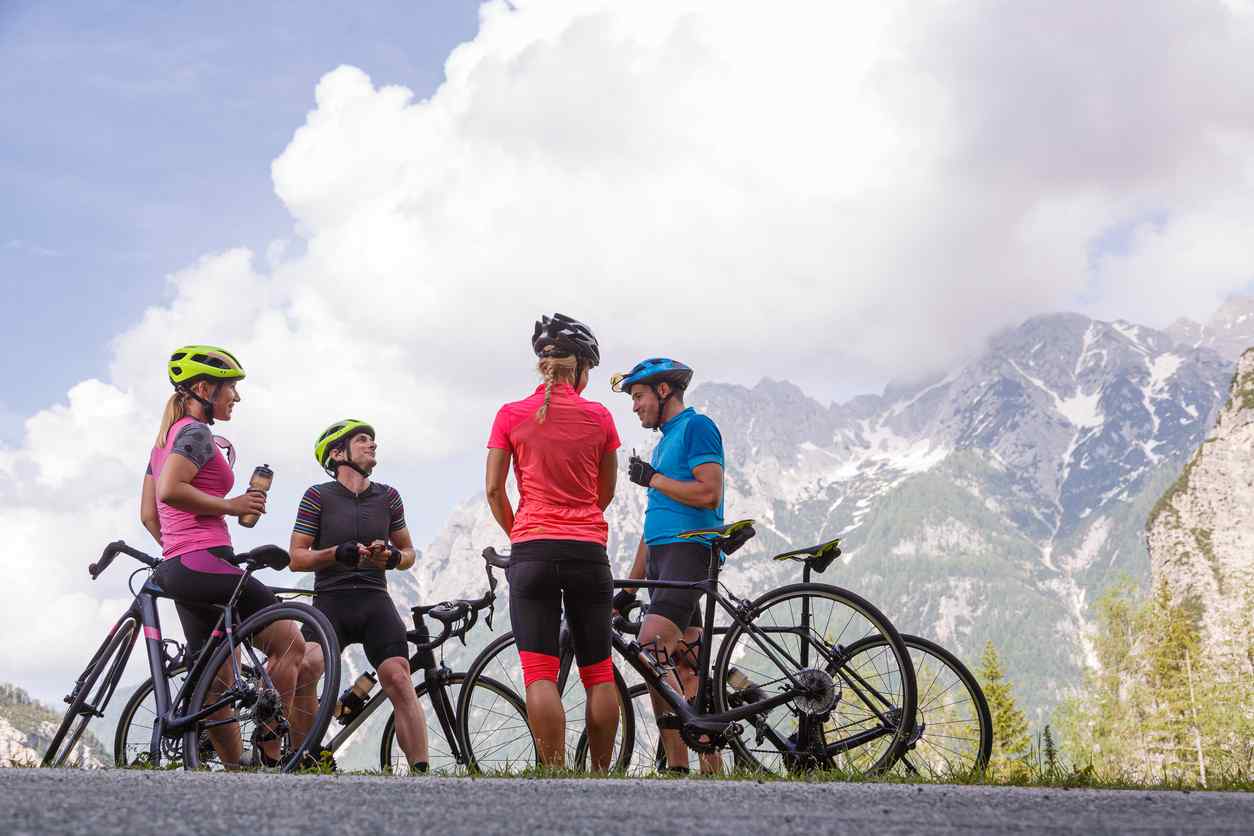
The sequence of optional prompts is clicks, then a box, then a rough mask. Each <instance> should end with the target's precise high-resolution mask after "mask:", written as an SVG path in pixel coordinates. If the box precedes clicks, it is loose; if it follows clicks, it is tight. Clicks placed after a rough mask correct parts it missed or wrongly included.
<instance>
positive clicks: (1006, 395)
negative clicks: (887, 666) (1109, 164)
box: [395, 299, 1254, 719]
mask: <svg viewBox="0 0 1254 836" xmlns="http://www.w3.org/2000/svg"><path fill="white" fill-rule="evenodd" d="M1251 343H1254V300H1250V299H1236V300H1233V301H1230V302H1229V303H1228V304H1226V305H1225V306H1224V307H1223V308H1221V309H1220V311H1219V312H1218V313H1217V314H1216V316H1215V317H1214V318H1213V319H1212V320H1211V321H1210V322H1208V323H1207V324H1205V325H1199V324H1196V323H1191V322H1187V321H1185V320H1181V321H1179V322H1177V323H1175V324H1173V325H1172V326H1171V327H1170V328H1169V329H1168V330H1166V331H1162V330H1155V329H1153V328H1148V327H1145V326H1141V325H1136V324H1133V323H1129V322H1124V321H1114V322H1103V321H1099V320H1095V319H1091V318H1089V317H1086V316H1082V315H1079V314H1051V315H1044V316H1038V317H1034V318H1032V319H1029V320H1028V321H1026V322H1024V323H1022V324H1021V325H1019V326H1018V327H1016V328H1012V329H1010V330H1007V331H1005V332H1003V333H1001V334H999V335H998V336H996V337H994V338H993V339H992V340H990V341H989V343H988V345H987V347H986V348H985V350H984V351H983V352H982V353H981V354H979V355H978V356H976V357H973V358H971V359H970V360H969V361H968V362H966V363H964V364H962V365H961V366H959V367H958V368H955V369H953V370H952V371H950V372H949V373H947V374H943V375H939V376H936V377H933V378H931V379H925V380H921V381H915V382H910V383H904V382H903V383H893V384H890V385H889V386H888V387H886V388H885V390H884V391H883V392H882V393H881V394H878V395H864V396H860V397H857V398H854V399H852V400H850V401H848V402H845V403H840V404H830V405H824V404H821V403H819V402H818V401H816V400H814V399H813V398H810V397H808V396H807V395H806V394H805V393H804V392H803V391H801V390H800V389H799V388H798V387H797V386H795V385H793V384H791V383H788V382H786V381H776V380H763V381H761V382H759V383H758V384H757V385H756V386H753V387H751V388H750V387H744V386H737V385H730V384H721V383H706V384H703V385H699V386H697V387H695V388H694V389H693V391H692V392H691V393H690V397H689V399H688V401H689V403H690V405H692V406H694V407H695V408H696V409H697V410H698V411H700V412H704V413H706V414H708V415H710V416H711V417H712V418H713V419H714V420H715V422H716V423H717V424H718V426H719V427H720V429H721V431H722V434H723V440H724V445H725V450H726V459H727V468H726V508H727V518H728V519H729V520H731V519H735V518H744V517H752V518H754V519H756V520H757V522H758V525H757V530H758V536H757V537H756V538H755V539H754V540H753V541H752V542H751V543H749V545H748V546H746V547H745V548H744V549H743V550H741V551H740V552H737V553H736V554H735V555H734V556H733V557H732V558H730V559H729V560H728V563H727V566H726V568H725V572H724V575H723V578H724V580H725V582H726V584H727V586H728V587H729V588H730V589H732V590H733V591H735V592H736V593H737V594H740V595H742V596H747V595H757V594H761V593H763V592H765V591H767V590H769V589H771V588H773V587H775V586H779V585H781V584H784V583H788V582H792V581H794V580H797V579H798V572H797V571H796V568H795V565H793V564H788V563H784V564H782V565H781V564H778V563H774V562H772V561H770V560H769V559H767V558H768V557H769V556H770V555H772V554H774V553H776V552H779V551H783V550H785V549H789V548H797V547H801V546H807V545H811V544H813V543H817V542H820V541H822V540H825V539H828V538H832V537H841V538H842V539H843V541H844V543H843V548H844V552H845V554H844V557H843V558H842V560H841V561H839V562H838V563H837V564H836V565H835V566H833V567H832V568H831V569H830V570H829V571H828V573H827V574H826V575H824V576H822V577H820V578H817V579H818V580H821V581H824V582H828V583H834V584H837V585H840V586H845V587H847V588H850V589H852V590H854V591H855V592H858V593H859V594H861V595H863V596H864V597H867V598H868V599H870V600H871V601H872V602H874V603H876V604H877V605H878V606H879V607H880V608H881V609H882V610H883V611H884V612H885V613H886V614H887V615H888V616H889V617H890V618H891V619H892V620H893V621H894V623H896V624H897V625H898V626H899V628H901V629H902V630H905V631H909V632H914V633H919V634H922V635H925V636H929V637H932V638H934V639H937V640H939V641H940V642H942V643H943V644H945V645H946V646H948V647H950V648H952V649H953V650H954V651H955V652H957V653H958V654H959V655H960V656H961V657H963V658H965V659H967V660H969V661H971V660H974V659H975V658H976V657H977V656H978V653H979V651H980V649H981V648H982V647H983V645H984V643H985V642H986V641H989V640H992V641H993V642H994V644H995V645H996V646H997V648H998V650H999V652H1000V653H1001V655H1002V658H1003V661H1004V663H1005V666H1006V669H1007V671H1008V676H1009V678H1010V679H1011V681H1012V682H1014V683H1015V686H1016V692H1017V695H1018V697H1019V699H1020V701H1021V703H1022V704H1024V705H1026V706H1027V707H1028V708H1029V709H1030V711H1031V713H1032V714H1033V715H1035V716H1036V717H1037V718H1038V719H1044V718H1047V717H1048V714H1049V712H1050V710H1051V709H1052V707H1053V706H1054V705H1055V704H1056V703H1057V701H1058V700H1059V699H1060V698H1061V697H1062V696H1064V695H1065V694H1066V693H1068V692H1069V690H1070V689H1071V688H1073V687H1074V686H1075V685H1076V684H1077V683H1078V682H1079V679H1080V674H1081V671H1082V669H1083V667H1084V666H1085V664H1086V660H1087V659H1088V658H1089V650H1088V647H1087V639H1086V634H1087V633H1088V631H1090V630H1091V629H1092V622H1091V619H1090V613H1089V605H1090V604H1091V603H1092V601H1093V600H1094V599H1095V598H1096V596H1097V595H1099V594H1100V593H1101V592H1102V591H1103V590H1104V589H1105V588H1107V587H1108V586H1109V585H1111V584H1112V583H1113V582H1114V581H1115V580H1116V579H1118V578H1121V577H1130V578H1132V579H1134V580H1137V581H1139V582H1141V583H1148V579H1149V575H1150V567H1149V558H1148V554H1147V551H1146V546H1145V535H1144V529H1145V525H1146V521H1147V518H1148V516H1149V513H1150V511H1151V509H1152V508H1153V506H1154V504H1155V502H1156V501H1157V499H1158V498H1159V497H1160V496H1161V495H1162V493H1163V492H1164V491H1165V490H1166V489H1167V488H1168V487H1169V486H1170V485H1171V484H1172V483H1173V482H1174V481H1175V480H1176V478H1177V477H1178V476H1179V474H1180V471H1181V468H1182V467H1183V465H1184V463H1185V461H1186V460H1187V459H1188V458H1189V456H1191V455H1192V454H1193V452H1194V451H1195V450H1196V449H1197V448H1198V446H1199V445H1200V444H1201V443H1202V442H1203V440H1204V439H1205V438H1206V435H1207V433H1208V431H1209V429H1210V427H1211V426H1212V424H1213V423H1214V420H1215V416H1216V414H1217V412H1218V410H1219V409H1220V407H1221V406H1222V405H1223V402H1224V400H1225V399H1226V396H1227V392H1228V387H1229V382H1230V380H1231V379H1232V374H1233V367H1234V366H1233V361H1234V360H1235V356H1236V354H1235V352H1237V351H1238V349H1237V347H1238V346H1239V347H1240V348H1244V347H1245V346H1247V345H1249V344H1251ZM816 362H819V360H818V358H816ZM698 371H699V370H698ZM836 373H837V372H836V371H835V370H833V374H836ZM644 500H645V497H644V492H643V491H642V490H639V489H637V488H636V487H635V486H634V485H631V484H630V483H628V482H627V480H626V478H625V475H624V476H622V477H620V483H619V489H618V496H617V497H616V499H615V501H614V503H613V504H612V505H611V506H610V508H609V510H608V511H607V518H608V519H609V523H610V541H609V551H610V555H611V560H612V561H613V564H614V567H615V569H616V570H617V572H619V573H625V572H626V569H627V567H628V566H629V565H630V560H631V556H632V554H633V553H634V549H635V546H636V543H637V542H638V540H639V537H640V530H641V521H642V518H643V512H644ZM503 544H504V537H503V535H502V534H501V532H500V531H499V529H498V528H497V527H496V523H495V522H494V521H493V520H492V517H491V514H490V513H489V511H488V509H487V506H486V504H485V503H484V501H483V498H482V496H475V497H472V498H469V499H468V500H467V501H466V502H464V503H462V504H461V505H460V506H459V507H457V508H456V509H455V510H454V512H453V513H452V515H451V516H450V518H449V521H448V523H447V525H446V526H445V528H444V530H443V531H442V532H441V533H440V535H439V536H437V538H436V539H435V540H434V541H433V542H432V543H431V544H430V545H428V547H427V548H426V549H425V550H424V551H423V554H422V557H421V559H420V560H419V561H418V564H417V565H416V566H415V568H414V570H413V571H412V573H411V577H410V578H407V579H406V580H405V582H404V585H403V586H397V587H396V590H395V594H396V595H397V597H398V599H399V600H401V601H403V602H404V604H405V605H406V606H408V605H409V604H411V603H412V602H413V601H415V600H423V601H429V600H434V599H442V598H449V597H462V596H470V595H471V594H477V593H478V591H479V590H480V589H481V588H482V586H483V581H482V578H483V575H482V571H483V569H482V561H480V560H479V558H478V554H479V552H480V551H481V550H482V548H483V547H484V546H485V545H498V546H500V545H503ZM484 640H485V641H486V638H485V639H484ZM473 644H478V642H474V643H473Z"/></svg>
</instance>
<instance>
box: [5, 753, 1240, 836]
mask: <svg viewBox="0 0 1254 836" xmlns="http://www.w3.org/2000/svg"><path fill="white" fill-rule="evenodd" d="M545 831H547V832H560V833H596V834H607V833H676V832H694V831H695V832H707V833H717V834H720V836H721V834H739V833H752V834H768V836H785V835H786V834H806V836H813V834H816V833H858V834H867V833H874V834H877V836H879V834H897V833H903V834H904V833H973V832H984V833H1044V832H1050V833H1086V834H1087V833H1254V794H1242V793H1205V792H1144V791H1095V790H1052V789H1008V788H990V787H955V786H905V785H876V784H797V783H764V784H759V783H756V782H752V781H684V780H670V781H658V780H652V781H633V780H543V781H542V780H530V779H517V780H507V779H477V780H475V779H466V778H389V777H370V776H349V775H346V776H283V775H208V774H188V773H182V772H123V771H113V770H101V771H96V772H86V771H76V770H51V769H0V833H5V834H9V833H14V834H16V833H22V834H46V833H73V834H78V833H83V834H88V833H90V834H97V833H126V834H149V833H152V834H182V833H197V834H199V833H215V834H216V833H250V832H262V833H292V834H302V836H312V834H324V833H325V834H336V836H349V835H350V834H352V835H353V836H355V835H356V834H361V835H362V836H365V834H375V833H389V832H395V833H400V832H404V833H419V832H437V833H440V834H442V836H443V834H460V833H474V834H480V833H510V834H518V833H529V832H545Z"/></svg>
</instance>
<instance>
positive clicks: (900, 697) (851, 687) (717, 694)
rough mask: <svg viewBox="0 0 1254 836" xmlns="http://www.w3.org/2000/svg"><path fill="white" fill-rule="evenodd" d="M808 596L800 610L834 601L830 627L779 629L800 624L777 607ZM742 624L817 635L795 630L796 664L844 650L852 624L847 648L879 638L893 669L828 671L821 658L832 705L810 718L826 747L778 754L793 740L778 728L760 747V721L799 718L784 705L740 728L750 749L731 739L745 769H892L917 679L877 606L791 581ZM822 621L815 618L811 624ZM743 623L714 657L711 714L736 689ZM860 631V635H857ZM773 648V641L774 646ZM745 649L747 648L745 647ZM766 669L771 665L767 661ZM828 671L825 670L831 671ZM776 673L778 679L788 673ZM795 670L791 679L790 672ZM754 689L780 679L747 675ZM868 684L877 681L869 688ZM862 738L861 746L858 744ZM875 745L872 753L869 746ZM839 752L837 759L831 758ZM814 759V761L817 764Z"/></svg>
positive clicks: (910, 716)
mask: <svg viewBox="0 0 1254 836" xmlns="http://www.w3.org/2000/svg"><path fill="white" fill-rule="evenodd" d="M800 599H808V600H809V601H810V604H809V607H808V609H807V608H805V606H804V605H803V609H802V612H807V611H813V609H814V606H813V601H814V600H816V599H826V600H829V601H832V602H834V606H833V610H832V612H830V613H828V615H827V623H826V624H825V625H824V627H823V632H822V633H821V634H820V633H819V632H818V631H817V630H816V629H815V625H814V624H810V625H795V624H793V623H791V622H790V623H789V624H785V625H781V624H780V623H779V622H780V620H785V621H788V620H789V618H790V617H791V619H792V620H794V621H797V620H800V618H801V616H799V615H797V614H796V613H795V611H794V610H793V608H792V606H791V605H789V606H788V608H787V609H788V613H789V615H785V614H784V613H783V612H782V608H781V611H780V613H779V615H776V614H775V608H777V607H779V606H780V605H781V604H784V603H786V602H790V601H792V600H800ZM835 605H839V606H840V607H842V608H843V610H842V611H841V612H842V614H841V617H840V619H839V620H837V621H836V623H837V624H840V623H841V621H842V620H844V621H845V623H844V625H843V626H842V627H841V628H840V630H841V632H840V633H839V634H838V635H836V636H835V637H831V636H829V635H828V631H829V630H830V629H831V624H832V621H833V619H834V617H835V614H836V609H835ZM846 612H847V613H848V619H847V620H845V613H846ZM768 613H770V614H771V615H770V619H771V623H770V624H765V623H763V624H757V623H756V622H758V621H759V620H763V621H765V617H766V616H767V614H768ZM746 618H747V622H748V623H754V624H755V626H757V627H758V628H760V629H764V630H766V631H767V633H768V635H770V634H771V633H772V632H774V635H776V636H786V635H794V632H793V631H800V630H804V631H807V635H810V634H813V635H816V636H819V640H815V639H814V638H809V639H807V640H806V641H801V640H800V635H801V634H800V632H796V633H795V635H797V637H798V638H797V641H796V645H797V653H796V655H798V656H800V657H801V661H802V662H805V661H806V660H807V658H808V657H809V655H810V654H811V652H812V650H813V651H814V652H821V653H829V652H831V649H832V648H843V647H845V644H844V642H843V641H842V640H843V639H844V638H845V635H846V633H848V632H849V628H850V627H851V626H853V625H854V624H855V620H857V626H853V631H852V632H853V633H854V634H855V635H853V636H850V640H851V641H850V643H852V642H854V641H857V640H858V639H862V638H865V637H867V636H872V637H874V636H879V637H882V638H883V640H884V644H885V647H886V648H887V649H888V650H889V652H890V654H891V667H888V666H887V665H886V666H885V669H884V670H880V669H878V668H874V669H867V670H859V669H855V668H852V667H851V666H850V665H849V664H848V658H844V659H843V660H840V662H839V664H836V665H834V666H833V662H832V660H831V659H826V664H825V665H824V666H823V670H824V671H825V672H826V673H827V676H828V678H829V679H831V680H832V682H833V684H834V687H833V694H834V696H835V700H836V701H835V703H834V704H833V705H832V706H831V708H830V709H829V710H828V712H827V716H826V719H822V718H823V715H822V714H821V713H820V714H818V715H816V717H817V718H819V719H811V720H809V722H816V723H819V726H818V733H819V734H820V735H822V739H823V741H825V742H824V744H823V745H822V747H821V748H822V751H821V753H813V757H812V753H811V751H810V750H809V749H806V750H805V751H804V752H803V751H801V750H800V749H798V750H794V751H789V750H781V749H780V747H779V742H780V741H783V742H785V743H787V744H788V745H792V744H793V743H795V742H797V741H795V740H793V738H792V736H788V737H785V736H784V735H783V734H782V733H781V731H780V730H779V729H774V728H773V727H772V729H771V732H768V733H767V737H766V740H765V741H763V742H759V739H760V738H761V737H762V734H763V729H762V727H761V724H762V723H767V724H768V725H769V723H768V719H769V718H770V717H771V716H772V715H773V714H774V712H779V713H778V714H775V715H774V716H778V717H780V719H781V721H787V722H792V720H789V717H790V715H791V714H795V715H796V717H801V716H803V714H804V712H797V711H794V705H793V703H789V704H787V705H786V706H784V709H785V710H782V711H781V709H778V708H777V709H774V710H773V712H768V713H767V714H766V715H759V716H758V717H756V718H754V720H756V721H757V722H758V725H754V723H753V721H749V722H746V723H745V724H744V726H745V728H746V734H747V735H749V740H750V741H751V742H752V745H750V744H749V743H747V742H746V739H745V737H744V736H741V737H734V738H732V739H731V741H730V743H731V746H732V749H733V750H734V751H735V754H736V758H737V761H738V762H739V763H740V764H741V765H743V766H745V767H747V768H750V769H757V770H765V771H772V772H781V773H785V774H787V773H792V772H795V771H799V770H800V771H805V770H810V769H815V768H833V769H837V770H841V771H845V772H850V773H855V774H864V775H878V774H882V773H884V772H885V771H887V770H888V769H890V768H891V767H892V766H893V764H895V763H896V762H897V759H898V758H899V757H900V755H901V753H902V752H903V751H904V749H905V747H906V745H907V743H908V742H909V736H910V733H911V731H912V730H913V728H914V721H915V706H916V701H917V697H918V694H917V690H916V684H915V680H914V668H913V666H912V665H911V662H910V656H909V653H908V651H907V649H906V646H905V643H904V642H903V641H902V639H901V636H900V635H899V634H898V632H897V629H896V628H895V627H893V625H892V622H890V621H889V620H888V618H886V617H885V616H884V614H883V613H881V612H880V611H879V610H878V609H877V608H876V607H874V606H873V605H872V604H871V603H870V602H868V601H867V600H866V599H864V598H862V597H861V596H859V595H856V594H855V593H853V592H850V591H848V590H846V589H841V588H839V587H835V586H829V585H827V584H815V583H798V584H789V585H787V586H783V587H780V588H778V589H774V590H771V591H770V592H767V593H765V594H764V595H761V596H759V597H758V598H757V599H756V600H754V601H753V602H752V603H751V604H750V605H749V608H748V611H747V617H746ZM819 618H822V616H817V617H815V619H814V620H815V622H817V620H818V619H819ZM745 623H746V622H742V621H737V622H736V623H733V624H732V626H731V628H730V629H729V630H728V633H727V636H726V637H725V639H724V641H723V643H722V646H721V647H720V648H719V654H718V659H717V660H716V662H715V669H714V705H715V710H716V711H718V712H723V711H727V710H729V708H730V707H731V706H730V705H729V698H731V697H732V696H733V695H734V694H735V693H736V691H737V689H735V688H734V687H732V686H731V685H730V684H729V682H728V675H729V669H730V668H732V667H733V666H734V665H733V657H734V656H735V655H736V654H737V653H738V652H740V653H741V654H742V655H743V654H745V653H747V652H748V649H746V650H744V651H738V648H739V647H740V640H741V637H742V636H746V635H748V633H747V631H746V628H745ZM860 631H865V632H863V634H862V635H857V634H858V633H859V632H860ZM777 643H778V642H777ZM746 648H747V643H746ZM762 655H763V659H768V657H767V655H766V654H765V653H763V654H762ZM771 664H774V663H773V662H771ZM738 665H739V666H740V667H748V662H747V661H745V659H740V660H738ZM833 667H834V669H833V670H830V671H829V670H827V668H833ZM797 668H798V670H801V669H802V667H801V665H800V663H799V664H798V665H797ZM808 669H811V670H813V669H815V668H814V666H813V665H809V666H808ZM787 673H788V672H786V671H781V674H787ZM795 673H796V672H795V671H794V672H793V674H794V675H795ZM750 678H751V679H753V680H755V681H756V682H757V683H758V684H759V685H761V686H766V685H768V684H770V683H771V682H773V681H781V680H783V679H784V678H785V677H784V676H780V677H774V676H772V672H771V671H769V670H767V671H764V672H755V675H754V676H752V677H750ZM872 683H875V684H874V685H873V684H872ZM833 716H836V717H837V718H838V719H837V720H835V721H833V720H832V719H831V718H832V717H833ZM833 722H835V723H839V724H840V725H836V726H835V727H834V728H833V729H832V731H835V732H840V733H845V734H847V735H848V736H847V737H845V738H844V739H843V740H838V741H834V742H826V740H827V736H828V725H829V723H833ZM771 734H774V735H775V737H776V738H778V740H773V739H772V738H771ZM801 734H802V729H801V728H800V727H798V728H797V730H796V731H794V732H793V733H792V735H793V736H799V735H801ZM863 738H865V739H866V743H865V745H863V744H862V743H861V742H860V741H862V740H863ZM766 741H771V742H772V745H773V746H774V747H775V748H774V751H773V752H772V750H770V749H768V748H765V747H764V746H763V743H764V742H766ZM872 743H875V744H876V746H875V747H874V748H872V747H871V744H872ZM835 754H839V755H840V756H841V757H840V758H839V762H837V759H836V758H834V757H833V755H835ZM816 758H817V761H818V762H817V763H816V762H815V759H816Z"/></svg>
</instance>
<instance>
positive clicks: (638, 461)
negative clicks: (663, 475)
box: [627, 451, 657, 488]
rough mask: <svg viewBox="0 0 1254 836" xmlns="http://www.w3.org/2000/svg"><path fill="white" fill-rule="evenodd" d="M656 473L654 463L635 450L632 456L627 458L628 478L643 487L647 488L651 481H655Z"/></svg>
mask: <svg viewBox="0 0 1254 836" xmlns="http://www.w3.org/2000/svg"><path fill="white" fill-rule="evenodd" d="M656 475H657V471H656V470H654V469H653V465H651V464H649V463H648V462H646V461H645V460H644V459H642V458H640V457H639V456H637V455H636V454H635V452H634V451H633V452H632V455H631V458H630V459H628V460H627V478H628V479H630V480H631V481H633V482H635V483H636V484H637V485H640V486H641V487H642V488H647V487H649V482H651V481H653V477H654V476H656Z"/></svg>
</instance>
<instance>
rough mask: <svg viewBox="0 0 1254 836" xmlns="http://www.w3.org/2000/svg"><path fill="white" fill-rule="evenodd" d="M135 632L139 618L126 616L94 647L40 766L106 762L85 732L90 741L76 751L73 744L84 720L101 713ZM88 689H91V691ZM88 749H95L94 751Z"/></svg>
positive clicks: (101, 749)
mask: <svg viewBox="0 0 1254 836" xmlns="http://www.w3.org/2000/svg"><path fill="white" fill-rule="evenodd" d="M138 632H139V622H137V621H136V620H135V619H133V618H126V619H124V620H123V621H122V622H120V623H119V624H118V625H117V627H116V628H114V631H113V634H112V635H110V636H109V637H108V638H107V639H105V641H104V643H103V644H102V645H101V646H100V649H99V650H97V651H96V656H95V658H93V659H92V661H91V663H90V664H88V666H87V669H86V670H84V671H83V675H82V676H81V677H79V679H78V682H77V683H76V684H75V686H74V691H73V692H72V699H71V700H70V707H69V708H68V709H66V712H65V716H64V717H63V718H62V719H61V725H60V726H59V727H58V728H57V731H56V734H54V735H53V736H52V742H51V743H49V744H48V751H47V753H46V754H45V755H44V759H43V761H42V764H41V765H42V766H105V765H106V761H105V759H106V758H107V757H108V753H107V752H106V751H105V749H104V747H103V746H100V744H99V742H98V741H96V739H95V738H94V737H91V736H89V738H88V739H89V741H90V743H91V745H90V746H89V745H87V744H86V743H85V744H84V745H83V746H81V747H79V749H78V752H77V754H75V747H76V746H78V745H79V741H80V740H82V738H83V733H84V732H85V731H86V730H87V725H88V723H90V722H91V721H92V719H93V718H95V717H101V716H103V715H104V710H105V707H106V706H107V705H108V704H109V699H110V698H111V697H112V696H113V692H114V690H115V689H116V688H117V686H118V682H119V680H121V678H122V672H123V671H124V670H125V669H126V661H127V659H129V658H130V655H131V648H132V647H133V646H134V644H135V635H136V634H137V633H138ZM102 676H103V677H104V678H103V679H102V678H101V677H102ZM97 683H99V687H97ZM92 689H95V692H94V693H92ZM92 750H96V751H95V754H93V753H92Z"/></svg>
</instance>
